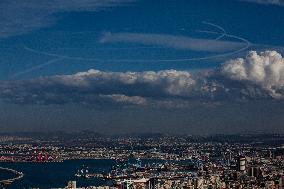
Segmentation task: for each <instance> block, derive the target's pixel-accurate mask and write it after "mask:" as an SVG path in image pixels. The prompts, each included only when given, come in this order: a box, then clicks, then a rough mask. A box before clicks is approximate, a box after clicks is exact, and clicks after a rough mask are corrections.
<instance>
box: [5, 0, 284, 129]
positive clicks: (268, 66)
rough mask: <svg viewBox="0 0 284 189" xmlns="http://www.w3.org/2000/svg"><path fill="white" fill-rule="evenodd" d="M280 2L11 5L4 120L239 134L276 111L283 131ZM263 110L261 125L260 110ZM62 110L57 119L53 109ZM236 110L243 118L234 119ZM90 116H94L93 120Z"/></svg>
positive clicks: (36, 125)
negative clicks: (202, 130) (209, 129)
mask: <svg viewBox="0 0 284 189" xmlns="http://www.w3.org/2000/svg"><path fill="white" fill-rule="evenodd" d="M283 4H284V3H283V2H282V1H269V0H247V1H238V0H230V1H229V0H214V1H212V0H202V1H196V0H185V1H183V0H179V1H171V0H167V1H164V0H161V1H154V2H153V1H148V0H137V1H135V0H117V1H111V0H103V1H98V0H84V1H67V0H62V1H57V0H52V1H41V2H38V1H36V0H31V1H25V0H24V1H23V0H21V1H20V0H18V1H17V0H16V1H13V2H11V1H3V2H1V4H0V10H1V14H0V18H1V19H0V28H1V29H0V51H1V56H0V79H1V84H0V89H1V93H0V98H1V104H3V107H5V111H4V110H2V111H4V112H5V113H4V112H2V114H1V115H0V123H1V124H2V125H3V126H4V128H7V130H12V131H13V130H18V129H23V130H53V129H55V128H61V129H63V130H65V129H66V128H70V129H73V130H76V129H77V128H80V127H81V125H80V123H82V124H83V125H87V126H85V127H86V128H88V129H94V130H96V129H98V128H100V129H99V130H101V129H102V125H104V126H103V128H110V130H120V131H121V132H126V131H127V130H129V128H130V127H131V129H130V130H131V132H136V131H140V130H141V127H145V128H148V129H145V131H149V132H152V131H153V132H154V131H155V132H160V131H163V130H164V128H163V126H161V125H164V127H165V128H167V129H166V130H167V132H171V129H172V128H174V127H178V129H175V130H176V131H177V132H184V131H185V132H190V131H194V132H196V133H198V132H197V131H198V129H196V128H197V127H201V128H204V130H205V131H207V128H210V127H211V128H215V130H216V132H226V133H230V132H235V131H237V132H245V131H254V130H260V131H263V130H265V125H266V124H267V123H269V120H270V119H271V117H268V116H271V115H273V116H276V118H275V117H274V118H275V120H276V121H275V123H273V124H272V123H270V124H272V125H273V128H274V129H275V131H277V132H278V131H279V130H281V124H282V121H283V120H282V119H281V117H277V115H279V116H280V115H281V114H282V113H284V112H282V111H281V109H282V101H283V100H282V98H283V96H284V92H283V91H284V60H283V58H282V56H281V54H284V36H283V33H284V27H283V24H282V23H283V21H284V14H283V10H284V6H283ZM265 51H266V52H265ZM238 58H242V60H240V59H238ZM74 105H75V106H78V110H74ZM228 107H232V109H230V111H228ZM260 107H261V108H260ZM265 107H269V108H268V109H269V111H263V112H262V114H264V115H263V116H262V117H263V119H264V120H262V121H261V122H260V121H259V120H257V115H258V114H257V113H256V112H258V111H253V110H254V108H258V109H259V108H260V109H262V108H263V109H265ZM247 109H251V110H252V111H251V112H248V111H246V110H247ZM19 110H20V111H22V112H26V113H20V112H19ZM39 110H40V111H39ZM59 110H60V112H62V114H61V115H62V116H61V117H60V118H58V116H56V115H55V114H54V112H57V111H59ZM79 110H80V111H79ZM240 110H241V111H240ZM242 110H245V111H242ZM255 110H256V109H255ZM77 111H79V112H81V113H80V114H79V115H80V116H78V117H76V120H73V121H72V122H71V123H70V120H69V117H70V115H71V117H72V115H75V114H76V115H77V114H78V113H77ZM34 112H37V113H36V114H39V115H38V116H37V118H34V116H33V115H34ZM149 112H152V113H151V115H150V114H149ZM237 112H243V113H242V114H239V115H238V117H235V116H234V115H235V114H236V113H237ZM215 113H216V115H218V117H215V118H214V119H213V118H212V116H214V115H215ZM25 114H27V115H25ZM93 114H96V116H95V118H92V122H89V121H88V120H89V119H90V117H88V116H86V115H89V116H90V115H93ZM120 114H124V116H118V115H120ZM129 114H131V116H125V115H129ZM23 115H25V116H23ZM114 115H115V116H114ZM193 115H194V116H193ZM13 116H14V117H19V120H21V121H20V123H24V124H20V123H19V122H18V121H15V120H14V119H12V118H11V117H13ZM109 116H112V117H113V119H112V118H110V119H111V120H109ZM141 116H142V117H141ZM143 116H145V117H148V118H147V121H145V119H143ZM192 116H193V117H192ZM114 117H116V118H114ZM188 117H190V119H189V118H188ZM201 117H206V119H205V120H203V121H202V122H200V118H201ZM118 118H119V120H117V119H118ZM166 118H167V119H170V120H167V119H166ZM73 119H74V118H73ZM1 120H2V121H1ZM51 120H52V121H51ZM56 120H57V121H56ZM137 120H140V121H139V124H138V121H137ZM142 120H144V121H145V122H143V121H142ZM214 120H215V121H214ZM94 122H96V123H94ZM211 122H212V124H211V125H210V124H209V123H211ZM74 123H78V124H75V125H74ZM176 123H178V126H177V125H176ZM136 124H137V125H139V126H137V127H134V128H133V125H136ZM208 124H209V125H208ZM239 124H242V125H244V127H243V128H238V127H236V125H239ZM59 125H60V127H59ZM189 125H190V126H189ZM196 125H197V126H196ZM69 126H70V127H69ZM247 126H248V127H247ZM153 127H154V129H153ZM247 128H248V129H247ZM103 132H108V130H104V131H103ZM116 132H117V131H116ZM212 133H214V132H213V131H212Z"/></svg>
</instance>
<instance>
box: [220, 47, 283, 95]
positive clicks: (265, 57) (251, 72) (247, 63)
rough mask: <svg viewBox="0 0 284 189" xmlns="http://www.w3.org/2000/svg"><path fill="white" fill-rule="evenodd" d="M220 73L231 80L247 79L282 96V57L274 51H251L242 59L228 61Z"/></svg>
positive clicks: (273, 93)
mask: <svg viewBox="0 0 284 189" xmlns="http://www.w3.org/2000/svg"><path fill="white" fill-rule="evenodd" d="M222 73H223V74H225V75H226V76H227V77H229V78H231V79H233V80H239V81H248V82H251V83H253V84H256V85H258V86H260V87H262V88H264V89H266V90H268V91H270V92H271V94H272V95H273V96H274V97H283V91H284V58H283V57H282V56H281V54H279V53H277V52H276V51H265V52H261V53H259V54H257V52H255V51H252V52H250V53H249V55H248V56H247V57H246V58H245V59H243V58H239V59H235V60H230V61H228V62H227V63H226V64H225V65H224V66H223V67H222Z"/></svg>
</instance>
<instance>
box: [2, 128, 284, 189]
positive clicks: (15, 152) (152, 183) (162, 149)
mask: <svg viewBox="0 0 284 189" xmlns="http://www.w3.org/2000/svg"><path fill="white" fill-rule="evenodd" d="M70 159H113V160H115V161H116V162H117V163H116V165H115V166H113V167H112V169H111V171H110V172H91V171H88V168H86V167H82V169H80V170H78V172H77V173H76V174H75V176H76V177H80V178H84V179H93V178H98V179H103V180H107V181H111V182H107V183H108V184H107V185H104V186H89V187H80V186H76V185H77V183H76V181H69V182H68V181H66V184H67V186H66V187H65V188H96V189H107V188H108V189H109V188H111V189H112V188H113V189H114V188H119V189H132V188H133V189H140V188H141V189H156V188H157V189H170V188H173V189H174V188H176V189H178V188H187V189H227V188H232V189H233V188H255V189H262V188H263V189H281V188H283V187H284V136H283V135H277V134H274V135H267V134H247V135H215V136H191V135H180V136H172V135H164V134H132V135H122V136H105V135H100V134H97V133H94V132H89V131H86V132H81V133H17V134H2V135H1V136H0V161H1V162H15V163H16V162H37V163H49V162H64V161H66V160H70ZM149 159H154V160H159V162H158V163H157V162H156V163H147V164H146V163H144V162H145V160H149ZM3 169H4V168H3ZM6 169H9V168H6ZM0 171H1V170H0ZM6 171H9V170H6ZM12 171H15V175H16V179H22V178H23V177H24V175H25V173H22V172H18V171H17V170H12ZM16 179H15V180H16ZM15 180H12V179H11V180H9V179H7V180H2V181H1V183H2V185H3V187H5V186H9V185H11V186H12V185H13V182H14V181H15ZM67 182H68V183H67Z"/></svg>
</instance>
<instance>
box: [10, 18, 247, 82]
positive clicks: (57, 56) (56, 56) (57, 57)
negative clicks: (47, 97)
mask: <svg viewBox="0 0 284 189" xmlns="http://www.w3.org/2000/svg"><path fill="white" fill-rule="evenodd" d="M202 23H203V24H205V25H209V26H212V27H215V28H217V29H218V30H219V31H220V32H215V31H207V30H198V32H203V33H211V34H219V35H220V36H218V37H217V38H215V40H216V41H217V40H220V39H221V38H223V37H228V38H231V39H235V40H239V41H241V42H243V43H244V44H245V46H244V47H242V48H240V49H237V50H234V51H231V52H227V53H222V54H217V55H212V56H204V57H196V58H180V59H116V60H114V59H105V60H104V59H97V58H84V57H76V56H68V55H61V54H56V53H49V52H46V51H40V50H36V49H33V48H30V47H27V46H24V49H25V50H27V51H29V52H32V53H36V54H42V55H47V56H51V57H54V59H52V60H49V61H47V62H45V63H42V64H39V65H37V66H34V67H31V68H29V69H27V70H24V71H21V72H18V73H16V74H13V75H12V78H14V77H18V76H20V75H23V74H26V73H29V72H32V71H34V70H37V69H39V68H42V67H45V66H47V65H50V64H53V63H55V62H58V61H61V60H63V59H66V60H67V59H69V60H78V61H100V62H102V61H103V62H126V63H127V62H139V63H144V62H145V63H149V62H186V61H199V60H210V59H216V58H222V57H227V56H232V55H235V54H237V53H240V52H242V51H245V50H246V49H248V48H249V47H250V46H251V42H250V41H248V40H247V39H245V38H242V37H239V36H236V35H232V34H228V33H227V32H226V30H225V29H224V28H223V27H221V26H219V25H217V24H214V23H210V22H205V21H203V22H202ZM142 48H144V47H142ZM145 48H149V47H145ZM150 48H152V47H150ZM118 49H119V48H118ZM124 49H125V48H124Z"/></svg>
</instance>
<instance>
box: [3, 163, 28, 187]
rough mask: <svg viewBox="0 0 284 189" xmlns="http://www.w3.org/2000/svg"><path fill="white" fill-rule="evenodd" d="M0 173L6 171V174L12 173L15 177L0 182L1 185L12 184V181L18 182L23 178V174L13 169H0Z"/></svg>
mask: <svg viewBox="0 0 284 189" xmlns="http://www.w3.org/2000/svg"><path fill="white" fill-rule="evenodd" d="M0 171H8V172H11V173H14V174H15V175H16V177H14V178H10V179H4V180H0V184H1V185H9V184H12V183H13V182H14V181H16V180H19V179H21V178H23V177H24V173H22V172H19V171H17V170H14V169H10V168H5V167H0Z"/></svg>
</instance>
